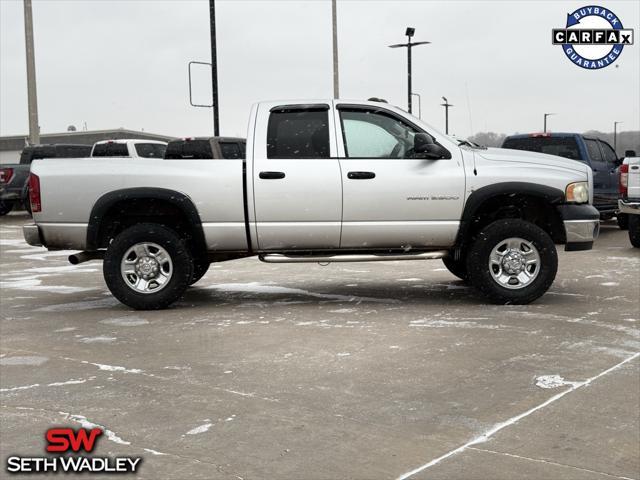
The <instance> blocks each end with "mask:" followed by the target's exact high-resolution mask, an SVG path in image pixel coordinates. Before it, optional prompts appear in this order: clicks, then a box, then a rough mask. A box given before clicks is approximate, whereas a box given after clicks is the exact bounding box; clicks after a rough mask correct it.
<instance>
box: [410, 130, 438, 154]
mask: <svg viewBox="0 0 640 480" xmlns="http://www.w3.org/2000/svg"><path fill="white" fill-rule="evenodd" d="M430 145H434V143H433V138H431V135H427V134H426V133H416V134H415V136H414V137H413V151H414V152H415V153H427V150H428V147H429V146H430Z"/></svg>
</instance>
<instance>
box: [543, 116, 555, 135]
mask: <svg viewBox="0 0 640 480" xmlns="http://www.w3.org/2000/svg"><path fill="white" fill-rule="evenodd" d="M551 115H555V113H545V114H544V130H543V132H544V133H547V117H550V116H551Z"/></svg>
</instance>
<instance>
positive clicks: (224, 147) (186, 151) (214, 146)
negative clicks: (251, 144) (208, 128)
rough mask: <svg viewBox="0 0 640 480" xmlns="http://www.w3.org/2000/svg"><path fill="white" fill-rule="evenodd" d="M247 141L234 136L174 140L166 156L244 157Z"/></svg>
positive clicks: (167, 157) (177, 157)
mask: <svg viewBox="0 0 640 480" xmlns="http://www.w3.org/2000/svg"><path fill="white" fill-rule="evenodd" d="M246 145H247V141H246V140H245V139H244V138H234V137H195V138H181V139H178V140H172V141H171V142H169V145H167V151H166V152H165V154H164V158H166V159H169V160H205V159H207V158H208V159H215V158H227V159H238V158H244V156H245V150H246Z"/></svg>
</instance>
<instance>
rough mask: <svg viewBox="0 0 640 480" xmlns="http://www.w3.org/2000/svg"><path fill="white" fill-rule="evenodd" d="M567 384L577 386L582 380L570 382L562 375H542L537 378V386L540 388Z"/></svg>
mask: <svg viewBox="0 0 640 480" xmlns="http://www.w3.org/2000/svg"><path fill="white" fill-rule="evenodd" d="M566 385H569V386H571V387H576V386H578V385H580V382H570V381H568V380H565V379H564V378H563V377H561V376H560V375H542V376H540V377H537V378H536V387H540V388H558V387H564V386H566Z"/></svg>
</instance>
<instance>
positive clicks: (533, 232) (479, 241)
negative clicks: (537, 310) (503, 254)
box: [467, 219, 558, 305]
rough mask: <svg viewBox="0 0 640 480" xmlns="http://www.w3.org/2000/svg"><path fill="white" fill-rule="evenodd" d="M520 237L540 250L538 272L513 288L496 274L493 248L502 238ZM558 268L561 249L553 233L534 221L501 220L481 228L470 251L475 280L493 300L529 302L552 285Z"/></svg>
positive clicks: (471, 273) (469, 267) (471, 277)
mask: <svg viewBox="0 0 640 480" xmlns="http://www.w3.org/2000/svg"><path fill="white" fill-rule="evenodd" d="M509 238H519V239H523V240H525V241H527V242H530V243H531V244H532V245H533V246H534V247H535V249H536V250H537V252H538V255H539V258H540V262H539V265H538V266H537V274H536V276H535V278H533V279H532V280H531V281H530V282H531V283H529V284H528V285H525V286H523V287H521V288H517V289H511V288H507V287H504V286H502V285H500V284H498V282H497V281H496V280H495V279H494V278H493V274H492V272H491V270H490V267H489V259H490V255H491V252H492V250H493V249H494V248H495V247H497V246H498V245H499V244H500V242H502V241H504V240H506V239H509ZM557 270H558V253H557V252H556V247H555V245H554V243H553V240H552V239H551V237H550V236H549V235H548V234H547V233H546V232H545V231H544V230H542V229H541V228H540V227H538V226H536V225H534V224H533V223H530V222H526V221H524V220H519V219H508V220H497V221H495V222H493V223H491V224H489V225H487V226H486V227H485V228H483V229H482V231H480V233H479V234H478V235H477V237H476V238H475V240H474V242H473V244H472V245H471V248H470V249H469V252H468V255H467V272H468V275H469V280H470V282H471V284H472V285H473V286H474V287H475V288H477V289H478V290H480V291H481V292H482V293H483V294H484V295H485V296H486V297H487V298H488V299H489V300H490V301H491V302H492V303H496V304H501V305H504V304H514V305H525V304H527V303H531V302H533V301H534V300H536V299H537V298H539V297H540V296H542V295H543V294H544V293H545V292H546V291H547V290H548V289H549V287H550V286H551V284H552V283H553V280H554V279H555V277H556V272H557Z"/></svg>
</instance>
